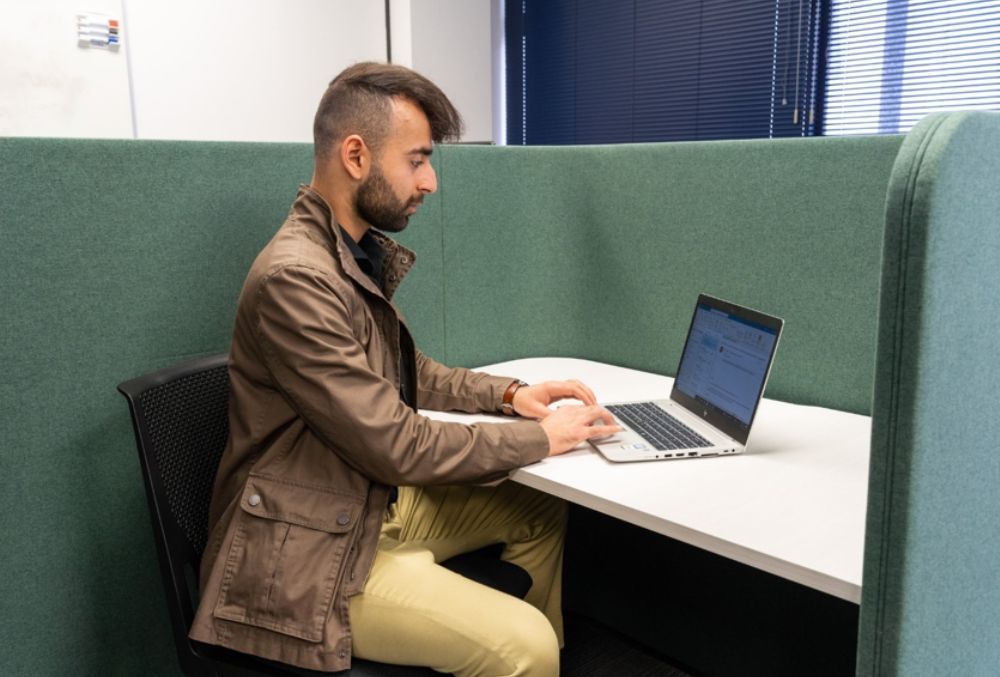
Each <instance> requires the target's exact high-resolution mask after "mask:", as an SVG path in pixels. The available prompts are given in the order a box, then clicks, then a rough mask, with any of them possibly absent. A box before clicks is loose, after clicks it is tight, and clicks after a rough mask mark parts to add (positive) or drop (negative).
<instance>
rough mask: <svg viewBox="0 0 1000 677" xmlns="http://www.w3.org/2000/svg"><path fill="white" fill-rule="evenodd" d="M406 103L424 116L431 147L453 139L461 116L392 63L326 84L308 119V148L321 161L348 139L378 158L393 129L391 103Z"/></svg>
mask: <svg viewBox="0 0 1000 677" xmlns="http://www.w3.org/2000/svg"><path fill="white" fill-rule="evenodd" d="M393 98H405V99H408V100H410V101H411V102H413V103H414V104H416V105H417V106H418V107H419V108H420V109H421V110H422V111H423V112H424V115H426V116H427V120H428V122H430V126H431V139H433V141H434V142H435V143H439V142H441V141H451V140H455V139H458V138H459V136H461V134H462V117H461V116H460V115H459V114H458V111H457V110H455V106H454V105H452V103H451V101H449V100H448V97H447V96H445V93H444V92H442V91H441V89H440V88H439V87H438V86H437V85H435V84H434V83H433V82H431V81H430V80H428V79H427V78H425V77H424V76H423V75H420V74H419V73H416V72H414V71H412V70H410V69H409V68H404V67H403V66H397V65H395V64H384V63H374V62H371V61H366V62H362V63H357V64H354V65H353V66H350V67H348V68H347V69H345V70H344V71H343V72H341V73H340V75H338V76H337V77H336V78H334V79H333V81H332V82H330V85H329V86H328V87H327V88H326V92H324V94H323V98H322V99H320V102H319V108H318V109H317V110H316V118H315V119H314V120H313V148H314V153H315V155H316V159H317V160H326V159H327V158H329V156H330V153H331V152H333V150H334V149H335V147H336V145H337V144H338V143H339V142H340V141H342V140H343V139H345V138H347V137H348V136H350V135H351V134H357V135H359V136H360V137H361V138H362V139H364V141H365V144H367V145H368V147H369V148H371V149H372V152H374V153H377V152H379V151H380V150H381V147H382V144H383V143H384V142H385V139H386V137H387V136H388V135H389V131H390V127H391V125H392V99H393Z"/></svg>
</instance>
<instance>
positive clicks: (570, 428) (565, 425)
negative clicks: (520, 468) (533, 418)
mask: <svg viewBox="0 0 1000 677" xmlns="http://www.w3.org/2000/svg"><path fill="white" fill-rule="evenodd" d="M519 392H520V391H519ZM541 426H542V429H543V430H544V431H545V434H546V435H548V438H549V456H555V455H557V454H562V453H564V452H567V451H569V450H570V449H572V448H573V447H575V446H576V445H578V444H579V443H580V442H583V441H584V440H589V439H591V438H592V437H607V436H608V435H614V434H615V433H619V432H621V431H622V429H621V426H619V425H616V424H615V418H614V416H612V415H611V412H609V411H608V410H607V409H605V408H604V407H602V406H599V405H597V404H591V405H588V406H583V407H581V406H577V405H567V406H565V407H559V408H558V409H556V410H555V411H553V412H551V413H550V414H549V415H548V416H546V417H545V418H544V419H542V421H541Z"/></svg>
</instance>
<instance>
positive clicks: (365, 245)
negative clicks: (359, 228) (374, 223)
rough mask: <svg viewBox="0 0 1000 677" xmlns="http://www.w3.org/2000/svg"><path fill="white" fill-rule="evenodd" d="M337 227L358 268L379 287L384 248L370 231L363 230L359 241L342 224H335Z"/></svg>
mask: <svg viewBox="0 0 1000 677" xmlns="http://www.w3.org/2000/svg"><path fill="white" fill-rule="evenodd" d="M337 227H338V228H340V236H341V237H342V238H344V243H345V244H347V248H348V249H349V250H351V256H353V257H354V260H355V261H356V262H357V264H358V268H360V269H361V271H362V272H363V273H364V274H365V275H367V276H368V277H370V278H371V280H372V282H374V283H375V286H377V287H379V288H380V289H381V287H382V266H383V264H384V263H385V249H383V248H382V245H380V244H379V242H378V240H376V239H375V237H374V236H372V234H371V232H370V231H365V234H364V235H362V236H361V242H355V241H354V238H352V237H351V236H350V234H349V233H348V232H347V231H346V230H344V227H343V226H341V225H340V224H337Z"/></svg>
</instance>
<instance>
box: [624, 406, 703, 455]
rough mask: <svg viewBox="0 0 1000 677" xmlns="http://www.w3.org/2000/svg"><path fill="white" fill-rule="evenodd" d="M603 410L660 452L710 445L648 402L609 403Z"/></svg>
mask: <svg viewBox="0 0 1000 677" xmlns="http://www.w3.org/2000/svg"><path fill="white" fill-rule="evenodd" d="M607 410H608V411H610V412H611V413H612V414H614V415H615V416H617V417H618V418H620V419H621V420H622V421H623V422H624V423H626V424H627V425H628V427H630V428H631V429H632V430H634V431H635V432H637V433H639V435H641V436H642V437H643V438H645V439H646V441H647V442H649V443H650V444H652V445H653V446H655V447H656V448H657V449H660V450H669V449H694V448H696V447H709V446H711V443H710V442H709V441H708V440H706V439H705V438H704V437H702V436H701V435H699V434H698V433H696V432H695V431H693V430H691V428H689V427H687V426H686V425H684V424H683V423H681V422H680V421H678V420H677V419H676V418H674V417H673V416H671V415H670V414H668V413H667V412H665V411H664V410H663V409H661V408H660V407H658V406H656V405H655V404H653V403H652V402H638V403H635V404H613V405H611V406H609V407H607Z"/></svg>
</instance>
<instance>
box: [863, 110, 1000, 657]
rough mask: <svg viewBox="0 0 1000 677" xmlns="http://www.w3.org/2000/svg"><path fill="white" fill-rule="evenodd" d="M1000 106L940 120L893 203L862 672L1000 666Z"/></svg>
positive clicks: (918, 141)
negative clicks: (999, 296) (998, 110)
mask: <svg viewBox="0 0 1000 677" xmlns="http://www.w3.org/2000/svg"><path fill="white" fill-rule="evenodd" d="M998 176H1000V114H996V113H957V114H956V113H952V114H936V115H933V116H930V117H928V118H925V119H924V120H923V121H922V122H920V123H919V124H918V125H917V126H916V127H915V128H914V129H913V130H912V131H911V132H910V134H909V135H908V136H907V138H906V141H905V143H904V145H903V147H902V149H901V150H900V153H899V159H898V161H897V162H896V166H895V168H894V169H893V173H892V179H891V182H890V185H889V193H888V199H887V204H886V239H885V264H884V273H883V283H882V286H883V292H882V299H881V310H880V313H879V318H880V320H879V333H878V367H877V371H876V387H875V401H874V411H873V421H872V457H871V468H870V475H869V481H870V484H869V499H868V524H867V531H866V541H865V570H864V585H863V591H862V603H861V621H860V630H859V632H860V635H859V641H858V674H859V675H864V676H868V675H906V676H907V677H911V676H918V677H919V676H923V675H928V676H931V675H982V676H984V677H985V676H987V675H996V674H998V673H1000V633H998V631H997V627H998V624H1000V531H998V529H997V519H998V516H1000V452H998V451H997V441H996V440H997V438H998V435H1000V418H998V416H997V415H996V408H997V403H998V402H1000V351H998V349H997V340H998V337H1000V304H998V303H997V290H998V289H1000V179H998Z"/></svg>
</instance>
